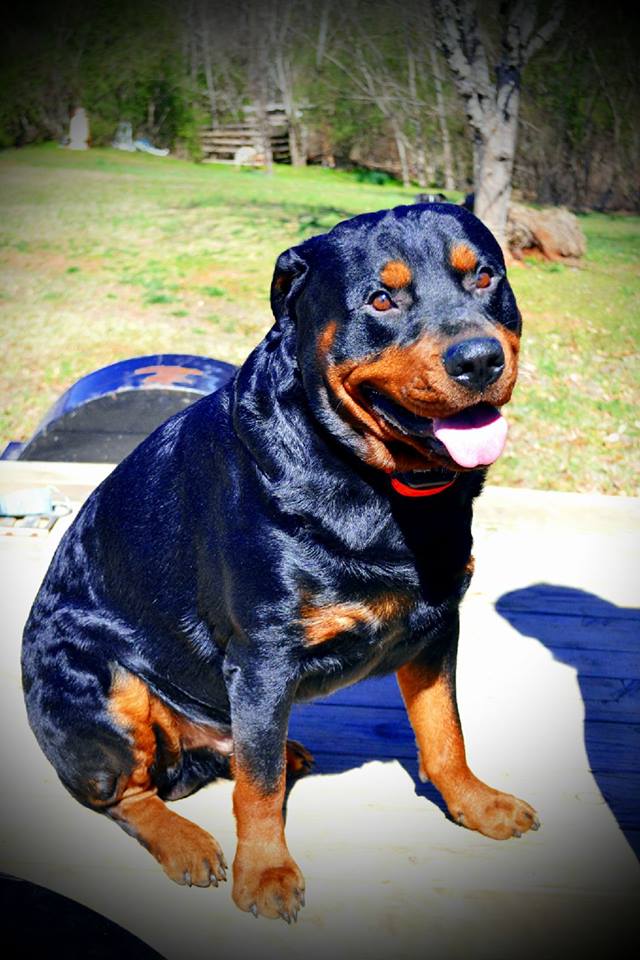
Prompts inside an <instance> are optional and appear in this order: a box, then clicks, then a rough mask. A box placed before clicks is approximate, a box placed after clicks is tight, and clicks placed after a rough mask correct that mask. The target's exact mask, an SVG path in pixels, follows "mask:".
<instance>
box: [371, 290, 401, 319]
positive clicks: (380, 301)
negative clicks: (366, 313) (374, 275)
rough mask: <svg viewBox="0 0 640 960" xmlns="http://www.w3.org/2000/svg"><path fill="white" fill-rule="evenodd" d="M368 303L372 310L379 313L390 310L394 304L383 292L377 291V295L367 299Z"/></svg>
mask: <svg viewBox="0 0 640 960" xmlns="http://www.w3.org/2000/svg"><path fill="white" fill-rule="evenodd" d="M369 303H370V304H371V306H372V307H373V309H374V310H378V312H379V313H384V311H385V310H391V308H392V307H395V303H394V302H393V300H392V299H391V297H390V296H389V294H388V293H386V292H385V291H384V290H378V292H377V293H374V294H373V296H372V297H370V298H369Z"/></svg>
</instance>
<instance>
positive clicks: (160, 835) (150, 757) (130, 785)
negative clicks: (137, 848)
mask: <svg viewBox="0 0 640 960" xmlns="http://www.w3.org/2000/svg"><path fill="white" fill-rule="evenodd" d="M109 711H110V713H111V716H112V717H113V719H114V720H115V721H116V723H118V725H119V726H122V727H123V728H124V729H125V730H126V731H127V733H128V734H129V736H130V738H131V747H132V752H133V759H134V766H133V770H132V771H131V773H130V775H129V779H128V780H127V781H126V782H122V783H121V784H120V788H119V791H118V794H119V796H118V802H117V803H116V804H113V805H112V806H111V807H109V809H108V810H107V811H106V813H107V815H108V816H109V817H111V819H113V820H115V821H116V823H118V824H119V825H120V826H121V827H122V828H123V829H124V830H126V831H127V833H130V834H131V835H132V836H134V837H135V838H136V839H137V840H138V841H139V842H140V843H141V844H142V845H143V846H144V847H146V848H147V850H149V852H150V853H151V854H152V855H153V856H154V857H155V858H156V860H157V861H158V862H159V863H160V865H161V866H162V868H163V869H164V871H165V872H166V873H167V875H168V876H169V877H171V879H172V880H175V882H176V883H180V884H185V883H186V884H189V885H191V884H195V885H196V886H200V887H206V886H209V884H210V883H214V884H215V885H216V886H217V883H218V881H219V880H223V879H226V877H225V875H224V867H225V864H224V857H223V855H222V850H221V849H220V847H219V845H218V843H217V842H216V841H215V840H214V839H213V837H212V836H210V835H209V834H208V833H206V832H205V831H204V830H202V829H201V828H200V827H198V826H196V825H195V824H193V823H190V822H189V821H188V820H185V819H184V818H183V817H180V816H178V814H176V813H173V812H172V811H171V810H169V809H168V808H167V806H166V804H165V803H164V801H163V800H161V799H160V797H158V796H157V792H156V789H155V788H154V787H153V786H152V783H151V767H152V765H153V762H154V760H155V757H156V734H155V729H154V728H155V727H160V728H161V729H162V731H163V733H164V736H165V743H166V747H165V749H167V750H168V752H169V754H173V755H174V756H175V759H176V761H177V760H178V757H179V754H180V751H181V749H182V740H181V726H182V727H183V732H184V730H186V732H187V735H188V736H189V735H191V736H192V737H193V736H195V731H194V730H193V729H192V727H196V729H197V731H198V734H200V735H202V734H203V730H202V728H201V727H199V726H198V725H192V724H190V721H187V720H185V719H184V718H181V717H178V716H177V715H176V714H175V713H174V712H173V711H172V710H170V709H169V707H167V706H166V704H164V703H163V702H162V701H161V700H160V699H159V698H158V697H156V696H155V695H154V694H152V693H151V692H150V691H149V689H148V687H147V686H146V684H145V683H144V682H143V681H142V680H141V679H140V678H139V677H137V676H135V674H132V673H129V672H128V671H126V670H122V669H120V668H118V669H117V670H116V671H115V672H114V679H113V684H112V687H111V691H110V694H109ZM216 733H217V731H216ZM211 739H212V738H211V736H209V737H208V738H207V745H210V743H211ZM213 740H214V742H218V739H217V738H216V737H215V736H214V737H213ZM192 745H195V744H192Z"/></svg>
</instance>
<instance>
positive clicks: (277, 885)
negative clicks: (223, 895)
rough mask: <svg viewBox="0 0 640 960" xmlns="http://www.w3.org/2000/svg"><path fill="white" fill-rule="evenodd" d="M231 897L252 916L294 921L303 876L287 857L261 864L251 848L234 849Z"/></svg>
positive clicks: (301, 899)
mask: <svg viewBox="0 0 640 960" xmlns="http://www.w3.org/2000/svg"><path fill="white" fill-rule="evenodd" d="M233 899H234V902H235V903H236V906H238V907H240V909H241V910H246V911H247V912H249V913H252V914H253V915H254V917H258V916H263V917H272V918H274V919H275V918H277V917H281V918H282V919H283V920H286V922H287V923H291V921H292V920H297V918H298V911H299V910H300V908H301V907H303V906H304V877H303V876H302V873H301V872H300V870H299V869H298V866H297V865H296V864H295V863H294V861H293V860H292V859H291V858H290V857H289V858H287V859H286V860H284V861H283V862H282V863H279V864H275V865H273V864H269V865H267V864H265V863H264V861H261V860H260V859H259V858H255V850H254V856H252V851H251V850H250V849H249V850H242V849H239V850H238V854H237V856H236V859H235V862H234V864H233Z"/></svg>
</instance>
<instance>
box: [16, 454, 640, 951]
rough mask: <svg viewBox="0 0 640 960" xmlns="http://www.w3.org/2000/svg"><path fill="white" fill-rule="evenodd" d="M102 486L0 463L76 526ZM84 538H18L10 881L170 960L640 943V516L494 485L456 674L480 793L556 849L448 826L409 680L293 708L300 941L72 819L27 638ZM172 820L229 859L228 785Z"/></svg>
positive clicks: (82, 816) (81, 472) (45, 468)
mask: <svg viewBox="0 0 640 960" xmlns="http://www.w3.org/2000/svg"><path fill="white" fill-rule="evenodd" d="M107 469H108V468H104V467H102V466H98V465H84V466H82V465H67V464H34V463H32V464H27V463H25V464H20V463H0V492H4V491H5V490H8V489H15V488H18V487H26V486H33V485H37V484H45V483H53V484H54V485H55V486H57V487H58V488H59V489H61V490H62V491H63V492H65V493H67V494H68V495H69V496H70V497H71V499H72V500H73V501H74V504H75V505H77V504H78V503H79V502H80V501H81V500H82V499H83V498H84V497H85V496H86V495H87V493H88V492H89V490H90V489H91V488H92V487H93V486H94V485H95V484H96V483H97V482H98V481H99V479H100V478H101V477H102V476H103V475H104V474H105V473H106V472H107ZM66 523H67V521H66V520H65V521H59V522H58V523H57V524H56V526H55V527H54V529H53V531H52V532H51V533H49V534H45V535H40V536H38V537H33V538H31V537H26V536H19V537H6V536H4V537H0V582H1V583H2V609H3V621H4V636H3V643H2V660H1V661H0V663H1V667H2V669H1V671H0V683H1V684H2V691H1V693H2V695H1V697H0V711H1V713H0V717H1V722H2V729H3V730H4V731H5V736H4V738H3V758H2V769H3V774H4V777H3V780H4V784H3V824H4V827H3V832H2V844H1V847H0V870H2V871H4V872H6V873H9V874H13V875H15V876H18V877H23V878H25V879H28V880H32V881H34V882H36V883H39V884H42V885H43V886H45V887H49V888H50V889H53V890H55V891H58V892H60V893H63V894H64V895H66V896H68V897H71V898H72V899H74V900H76V901H78V902H80V903H83V904H86V905H88V906H90V907H92V908H93V909H94V910H97V911H98V912H99V913H101V914H103V915H105V916H107V917H109V918H111V919H113V920H115V921H116V922H118V923H119V924H121V925H122V926H123V927H125V928H127V929H129V930H131V931H132V932H133V933H135V934H136V935H137V936H138V937H140V938H141V939H142V940H144V941H145V942H146V943H148V944H150V945H151V946H152V947H154V948H155V949H156V950H157V951H158V952H159V953H160V954H162V955H163V956H164V957H166V958H167V960H170V958H174V957H175V958H176V960H190V958H191V957H193V958H196V957H204V956H209V955H211V956H215V957H216V958H226V957H237V956H238V955H239V954H241V953H242V951H244V952H247V953H248V955H253V953H255V955H256V956H261V957H264V958H271V957H275V956H278V957H295V958H298V957H299V958H304V960H313V958H315V957H318V958H320V957H322V958H323V960H324V958H325V957H326V956H327V955H328V956H330V957H331V958H332V960H342V958H347V957H360V956H362V957H365V956H366V957H369V958H380V960H382V958H384V960H390V958H393V960H395V958H414V957H416V958H417V957H422V956H423V955H426V956H429V957H433V958H434V960H440V958H444V960H449V958H452V960H454V958H460V960H463V958H464V960H469V958H473V960H475V958H483V960H484V958H487V960H489V958H491V960H500V958H504V960H507V958H508V960H511V958H513V957H518V960H528V958H529V957H531V958H534V957H535V958H555V957H558V958H560V957H564V956H566V955H567V953H568V952H569V951H570V953H571V955H573V954H576V953H578V952H580V953H582V955H583V956H596V955H600V954H602V952H603V951H604V950H605V949H607V950H610V947H611V943H614V942H621V941H623V940H624V933H625V930H626V929H627V928H628V932H629V934H631V932H633V931H635V915H636V912H637V902H638V893H640V865H639V864H638V861H637V859H636V856H635V854H634V852H633V849H632V848H635V850H636V851H640V789H639V788H640V769H639V767H640V751H638V749H637V744H638V729H639V727H638V720H639V703H640V695H639V690H640V664H639V660H638V639H639V636H640V631H639V621H640V615H639V612H638V609H637V608H638V606H639V605H640V604H639V599H640V596H639V594H640V589H639V587H638V569H640V563H639V560H640V556H639V554H640V536H639V534H640V504H639V503H638V501H634V500H630V499H626V498H608V497H598V496H577V495H573V494H551V493H539V492H535V491H527V490H504V489H497V488H491V487H489V488H488V489H487V490H486V491H485V493H484V495H483V497H482V498H481V500H480V501H479V503H478V507H477V510H476V523H475V551H474V552H475V555H476V561H477V563H476V571H477V572H476V575H475V577H474V581H473V584H472V587H471V590H470V592H469V594H468V596H467V598H466V600H465V602H464V605H463V613H462V639H461V648H460V662H459V697H460V705H461V714H462V720H463V725H464V728H465V734H466V741H467V749H468V754H469V758H470V762H471V765H472V767H473V768H474V769H475V770H476V772H477V773H478V775H480V776H482V777H483V778H484V779H486V780H487V781H488V782H490V783H492V785H494V786H499V787H501V788H503V789H506V790H508V791H510V792H513V793H516V794H518V795H520V796H522V797H524V798H525V799H527V800H528V801H529V802H531V803H532V804H533V805H534V806H535V807H536V808H537V810H538V811H539V813H540V815H541V818H542V821H543V827H542V829H541V830H540V831H539V832H538V833H536V834H531V835H527V836H525V837H523V838H521V839H519V840H511V841H507V842H505V843H496V842H494V841H490V840H487V839H486V838H484V837H481V836H478V835H476V834H474V833H471V832H469V831H465V830H463V829H461V828H459V827H456V826H455V825H454V824H452V823H451V822H450V821H448V820H447V819H446V817H445V816H444V813H443V810H442V806H441V803H440V800H439V798H438V797H437V795H436V794H435V793H434V792H433V791H432V790H431V789H430V788H429V787H425V786H423V785H421V784H419V783H418V782H417V778H416V763H415V752H414V745H413V738H412V734H411V731H410V729H409V726H408V723H407V720H406V717H405V713H404V709H403V708H402V705H401V702H400V698H399V695H398V692H397V689H396V686H395V681H394V680H393V678H389V679H385V680H378V681H375V682H373V681H372V682H368V683H363V684H360V685H359V686H357V687H355V688H353V689H351V690H348V691H343V692H341V693H339V694H336V695H335V696H333V697H332V698H330V699H328V700H326V701H322V702H319V703H315V704H312V705H308V706H304V707H300V708H298V709H296V711H295V713H294V716H293V718H292V723H291V728H290V733H291V735H292V736H294V737H296V738H297V739H299V740H302V741H303V742H304V743H305V745H306V746H307V747H309V749H310V750H311V751H312V752H313V753H314V755H315V757H316V769H315V772H314V774H312V775H311V776H309V777H307V778H306V779H305V780H303V781H301V782H299V783H298V784H297V785H296V786H295V787H294V789H293V791H292V793H291V796H290V798H289V804H288V826H287V832H288V839H289V845H290V848H291V851H292V853H293V855H294V856H295V857H296V859H297V860H298V862H299V863H300V865H301V867H302V869H303V872H304V873H305V875H306V878H307V889H308V896H307V906H306V908H305V910H304V911H303V912H302V914H301V916H300V919H299V922H298V924H297V925H296V926H292V927H291V928H288V927H287V926H286V925H285V924H283V923H273V922H270V921H266V920H260V921H259V922H258V923H256V922H255V921H254V920H253V919H252V918H251V917H250V916H248V915H243V914H240V913H239V912H238V911H237V910H235V908H234V907H233V905H232V903H231V900H230V896H229V889H228V887H222V888H221V889H218V890H214V889H211V890H199V889H195V888H193V889H188V888H181V887H177V886H175V885H173V884H171V883H170V881H168V880H167V879H166V878H165V877H164V875H163V874H162V871H161V870H160V868H159V867H157V866H156V864H155V863H154V861H153V860H152V859H151V858H150V857H149V855H148V854H147V853H146V852H145V851H143V850H142V848H140V847H139V846H138V845H137V844H135V843H134V842H132V840H131V839H130V838H128V837H126V836H125V835H124V833H122V832H121V831H119V830H118V829H117V828H115V827H114V826H113V824H111V823H109V822H108V821H107V820H106V819H103V818H100V817H98V816H96V815H95V814H93V813H91V812H89V811H87V810H85V809H83V808H82V807H80V806H79V805H78V804H76V803H74V802H73V801H72V800H71V799H70V798H69V797H68V795H67V794H66V793H65V791H64V790H63V788H62V787H61V786H60V785H59V783H58V781H57V778H56V776H55V774H54V773H53V771H52V770H51V768H50V767H49V766H48V764H47V762H46V761H45V760H44V758H43V757H42V756H41V754H40V751H39V749H38V747H37V745H36V744H35V741H34V740H33V737H32V735H31V733H30V731H29V730H28V727H27V724H26V720H25V717H24V709H23V706H22V697H21V691H20V680H19V644H20V633H21V629H22V624H23V622H24V619H25V617H26V615H27V612H28V609H29V605H30V603H31V600H32V598H33V596H34V594H35V591H36V590H37V586H38V583H39V581H40V579H41V577H42V575H43V573H44V571H45V569H46V566H47V564H48V561H49V559H50V556H51V553H52V551H53V549H54V546H55V544H56V543H57V542H58V540H59V537H60V535H61V533H62V531H63V529H64V526H65V524H66ZM176 809H178V810H179V812H181V813H183V814H184V815H186V816H188V817H190V818H191V819H193V820H195V821H196V822H198V823H200V824H201V825H202V826H204V827H205V828H206V829H209V830H210V831H211V832H212V833H214V834H215V835H216V836H217V838H218V839H219V840H220V842H221V843H222V845H223V847H224V849H225V851H226V854H227V859H228V860H230V859H231V857H232V855H233V850H234V826H233V818H232V814H231V786H230V784H228V783H220V784H215V785H213V786H211V787H209V788H208V789H207V790H204V791H201V792H200V793H199V794H197V795H196V796H194V797H191V798H188V799H187V800H184V801H181V802H180V803H179V804H177V805H176ZM614 938H615V939H614Z"/></svg>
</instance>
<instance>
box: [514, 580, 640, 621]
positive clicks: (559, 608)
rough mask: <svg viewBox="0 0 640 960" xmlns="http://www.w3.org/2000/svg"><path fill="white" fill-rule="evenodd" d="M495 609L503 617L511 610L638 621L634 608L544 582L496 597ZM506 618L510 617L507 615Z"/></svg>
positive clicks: (547, 614)
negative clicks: (620, 605) (497, 599)
mask: <svg viewBox="0 0 640 960" xmlns="http://www.w3.org/2000/svg"><path fill="white" fill-rule="evenodd" d="M496 609H497V611H498V613H500V614H502V615H503V616H505V615H506V614H507V612H513V613H519V614H520V613H522V614H542V615H543V616H549V615H554V614H556V615H562V616H570V617H592V618H594V619H595V620H599V619H602V618H606V619H618V620H633V621H635V622H636V623H638V622H640V610H638V609H636V608H633V607H618V606H616V605H615V604H613V603H608V602H607V601H606V600H603V599H602V598H601V597H597V596H595V595H594V594H592V593H588V592H586V591H583V590H574V589H571V588H569V587H555V586H552V585H550V584H546V583H538V584H532V585H531V586H529V587H526V588H525V589H523V590H515V591H513V592H512V593H509V594H506V595H505V596H503V597H500V599H499V601H498V603H497V604H496ZM507 619H511V618H510V617H507Z"/></svg>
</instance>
